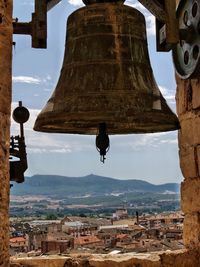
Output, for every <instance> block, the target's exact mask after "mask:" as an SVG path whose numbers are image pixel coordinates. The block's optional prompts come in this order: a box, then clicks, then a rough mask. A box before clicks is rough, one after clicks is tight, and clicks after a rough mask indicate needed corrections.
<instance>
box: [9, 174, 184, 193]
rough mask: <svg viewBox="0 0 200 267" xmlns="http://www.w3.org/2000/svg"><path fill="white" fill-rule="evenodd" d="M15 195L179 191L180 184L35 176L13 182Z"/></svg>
mask: <svg viewBox="0 0 200 267" xmlns="http://www.w3.org/2000/svg"><path fill="white" fill-rule="evenodd" d="M13 185H14V186H13V187H12V188H11V194H12V195H47V196H55V197H58V196H60V197H84V196H88V195H89V196H103V195H109V194H124V193H131V192H143V193H146V192H150V193H151V192H152V193H165V192H174V193H179V190H180V185H179V184H178V183H166V184H162V185H154V184H151V183H148V182H145V181H142V180H135V179H134V180H118V179H114V178H109V177H103V176H97V175H94V174H90V175H87V176H83V177H65V176H58V175H34V176H32V177H26V178H25V182H24V183H22V184H17V183H13Z"/></svg>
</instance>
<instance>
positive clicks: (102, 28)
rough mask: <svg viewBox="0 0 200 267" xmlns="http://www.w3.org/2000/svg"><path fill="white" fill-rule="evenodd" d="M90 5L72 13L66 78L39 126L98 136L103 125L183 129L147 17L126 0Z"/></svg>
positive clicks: (114, 130) (113, 129) (115, 129)
mask: <svg viewBox="0 0 200 267" xmlns="http://www.w3.org/2000/svg"><path fill="white" fill-rule="evenodd" d="M94 2H95V3H94ZM85 4H87V6H85V7H83V8H80V9H78V10H77V11H75V12H74V13H72V14H71V15H70V16H69V18H68V22H67V37H66V47H65V55H64V60H63V66H62V69H61V74H60V78H59V81H58V84H57V86H56V89H55V91H54V93H53V94H52V96H51V98H50V99H49V101H48V102H47V104H46V106H45V107H44V108H43V110H42V111H41V113H40V114H39V116H38V118H37V120H36V122H35V126H34V130H36V131H42V132H52V133H69V134H95V135H96V134H97V132H98V127H99V125H101V124H105V125H106V131H107V134H131V133H153V132H163V131H171V130H176V129H178V128H179V123H178V119H177V117H176V115H175V114H174V113H173V112H172V111H171V109H170V108H169V107H168V105H167V103H166V100H165V99H164V98H163V96H162V94H161V92H160V91H159V89H158V86H157V84H156V82H155V79H154V76H153V71H152V68H151V65H150V60H149V54H148V47H147V38H146V28H145V27H146V26H145V18H144V16H143V15H142V14H141V13H140V12H139V11H138V10H137V9H134V8H132V7H129V6H126V5H124V4H123V3H122V2H105V3H102V2H101V3H97V1H95V0H85Z"/></svg>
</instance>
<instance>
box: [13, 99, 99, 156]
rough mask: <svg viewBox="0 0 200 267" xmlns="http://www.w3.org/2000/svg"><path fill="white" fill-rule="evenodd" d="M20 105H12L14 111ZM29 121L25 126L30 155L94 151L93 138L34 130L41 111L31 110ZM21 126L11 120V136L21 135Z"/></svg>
mask: <svg viewBox="0 0 200 267" xmlns="http://www.w3.org/2000/svg"><path fill="white" fill-rule="evenodd" d="M17 106H18V103H16V102H13V103H12V110H14V108H16V107H17ZM29 112H30V117H29V120H28V121H27V122H26V123H25V124H24V133H25V140H26V145H27V151H28V152H29V153H40V154H41V153H71V152H74V151H83V150H85V151H87V150H91V149H94V145H93V142H91V139H92V137H88V136H79V135H78V136H77V135H76V136H75V135H67V134H53V133H43V132H36V131H34V130H33V126H34V123H35V120H36V118H37V116H38V114H39V112H40V110H39V109H29ZM19 130H20V126H19V124H17V123H16V122H15V121H14V120H13V119H12V120H11V135H19Z"/></svg>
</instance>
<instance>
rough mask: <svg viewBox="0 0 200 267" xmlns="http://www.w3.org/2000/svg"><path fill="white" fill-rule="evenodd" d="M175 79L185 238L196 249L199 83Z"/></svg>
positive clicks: (199, 238) (199, 224) (199, 235)
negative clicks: (182, 179)
mask: <svg viewBox="0 0 200 267" xmlns="http://www.w3.org/2000/svg"><path fill="white" fill-rule="evenodd" d="M176 79H177V94H176V98H177V112H178V116H179V120H180V125H181V129H180V131H179V135H178V139H179V155H180V167H181V170H182V174H183V176H184V178H185V180H184V182H182V184H181V207H182V210H183V212H184V213H185V219H184V234H183V236H184V244H185V246H186V247H187V248H190V249H193V248H198V247H200V199H199V196H200V80H199V79H195V80H190V79H188V80H181V79H180V78H178V77H176ZM188 266H190V265H188ZM197 266H198V265H197Z"/></svg>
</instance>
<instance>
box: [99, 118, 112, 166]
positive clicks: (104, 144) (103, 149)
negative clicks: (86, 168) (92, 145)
mask: <svg viewBox="0 0 200 267" xmlns="http://www.w3.org/2000/svg"><path fill="white" fill-rule="evenodd" d="M96 147H97V150H98V151H99V153H100V161H101V162H103V163H104V161H105V159H106V157H105V155H106V153H107V152H108V150H109V148H110V140H109V137H108V134H107V132H106V123H105V122H103V123H100V124H99V133H98V135H97V137H96Z"/></svg>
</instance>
